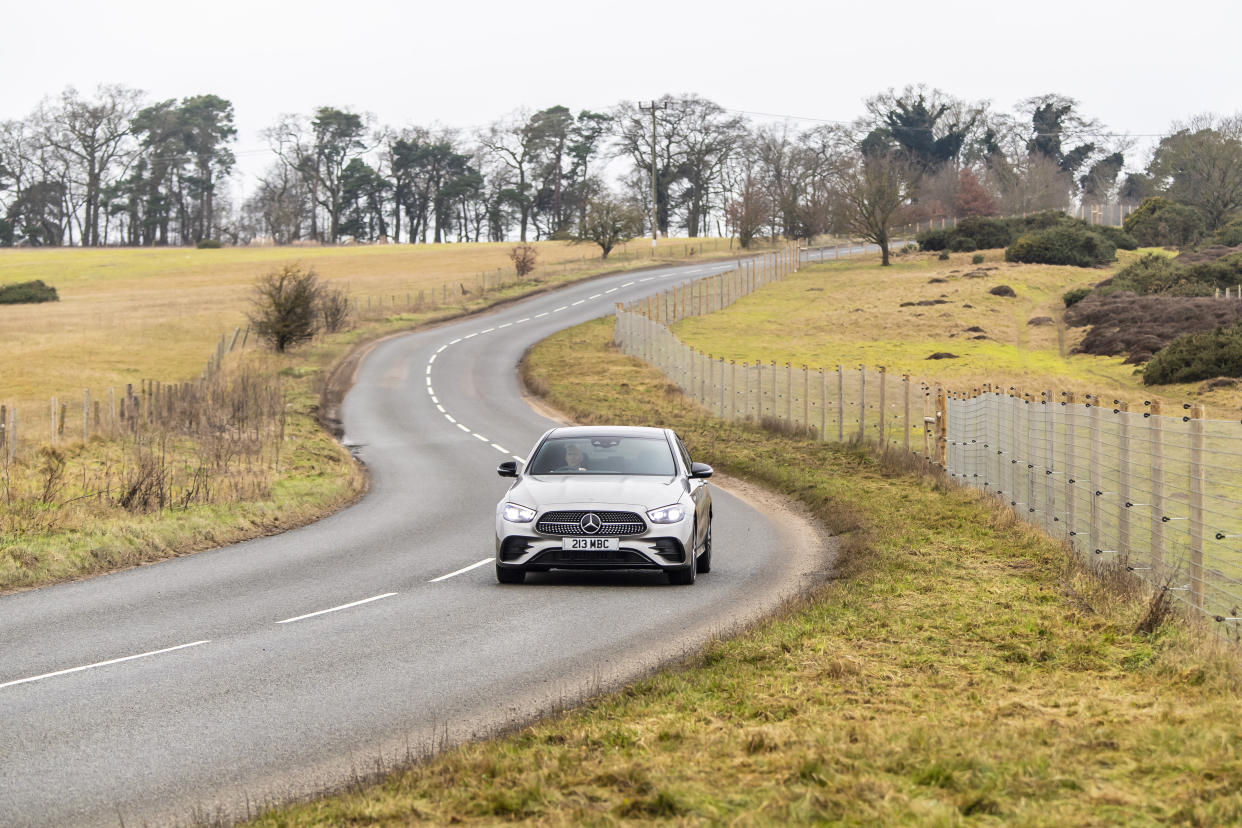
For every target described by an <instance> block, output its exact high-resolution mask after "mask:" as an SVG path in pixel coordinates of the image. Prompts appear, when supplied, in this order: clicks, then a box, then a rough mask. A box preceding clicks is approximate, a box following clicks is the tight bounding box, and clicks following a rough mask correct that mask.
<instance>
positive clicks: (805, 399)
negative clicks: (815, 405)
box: [802, 364, 811, 430]
mask: <svg viewBox="0 0 1242 828" xmlns="http://www.w3.org/2000/svg"><path fill="white" fill-rule="evenodd" d="M802 427H803V428H806V429H808V430H809V429H810V427H811V375H810V373H809V371H808V370H807V367H806V365H805V364H803V366H802Z"/></svg>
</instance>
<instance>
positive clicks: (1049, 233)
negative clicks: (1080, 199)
mask: <svg viewBox="0 0 1242 828" xmlns="http://www.w3.org/2000/svg"><path fill="white" fill-rule="evenodd" d="M1079 224H1082V223H1081V222H1079ZM1085 228H1086V225H1085V224H1083V226H1081V227H1078V226H1074V225H1070V224H1066V225H1060V226H1056V227H1050V228H1048V229H1047V230H1036V231H1034V232H1032V233H1027V234H1026V235H1024V236H1021V237H1019V238H1018V240H1017V241H1015V242H1014V243H1013V244H1011V245H1010V246H1009V247H1008V248H1007V249H1006V250H1005V261H1007V262H1026V263H1028V264H1051V265H1073V266H1075V267H1095V266H1096V265H1101V264H1106V263H1108V262H1111V261H1114V260H1115V259H1116V258H1117V248H1116V246H1115V245H1114V244H1113V243H1112V242H1111V241H1109V240H1108V239H1107V238H1105V237H1104V236H1102V235H1101V234H1099V233H1095V232H1091V231H1089V230H1087V229H1085Z"/></svg>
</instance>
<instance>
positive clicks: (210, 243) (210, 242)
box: [195, 239, 223, 250]
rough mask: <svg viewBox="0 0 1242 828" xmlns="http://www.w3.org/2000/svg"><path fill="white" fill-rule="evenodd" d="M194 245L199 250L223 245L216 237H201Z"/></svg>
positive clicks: (215, 248) (217, 248)
mask: <svg viewBox="0 0 1242 828" xmlns="http://www.w3.org/2000/svg"><path fill="white" fill-rule="evenodd" d="M195 247H197V248H198V249H199V250H219V249H220V248H221V247H223V245H222V244H220V242H219V241H217V240H216V239H203V240H202V241H200V242H199V243H198V244H196V245H195Z"/></svg>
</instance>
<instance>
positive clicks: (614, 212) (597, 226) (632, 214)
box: [575, 192, 643, 259]
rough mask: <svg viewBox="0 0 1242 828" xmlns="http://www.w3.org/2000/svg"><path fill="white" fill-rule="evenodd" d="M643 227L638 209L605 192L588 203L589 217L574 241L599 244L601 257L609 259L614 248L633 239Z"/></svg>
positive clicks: (585, 219)
mask: <svg viewBox="0 0 1242 828" xmlns="http://www.w3.org/2000/svg"><path fill="white" fill-rule="evenodd" d="M642 226H643V219H642V214H641V213H640V212H639V211H638V209H637V208H635V207H634V206H633V205H629V204H625V203H623V202H622V201H621V200H619V199H618V198H616V197H615V196H613V195H612V194H610V193H607V192H604V193H601V194H600V195H597V196H595V197H594V198H591V199H588V200H587V208H586V216H585V218H584V219H583V221H582V223H581V227H579V228H578V233H577V235H576V236H575V239H576V240H577V241H581V242H594V243H595V244H598V245H599V247H600V250H601V251H603V252H602V254H601V256H600V258H601V259H607V258H608V254H609V253H611V252H612V249H613V248H614V247H616V246H617V245H618V244H625V243H626V242H627V241H629V240H630V239H632V238H634V236H635V235H637V234H638V233H639V232H641V231H642Z"/></svg>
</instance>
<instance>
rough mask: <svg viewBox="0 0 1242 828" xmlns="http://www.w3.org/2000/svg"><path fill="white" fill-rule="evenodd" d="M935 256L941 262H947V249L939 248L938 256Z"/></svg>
mask: <svg viewBox="0 0 1242 828" xmlns="http://www.w3.org/2000/svg"><path fill="white" fill-rule="evenodd" d="M936 258H937V259H939V260H940V261H942V262H947V261H948V260H949V251H947V250H941V251H940V255H939V256H937V257H936Z"/></svg>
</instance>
